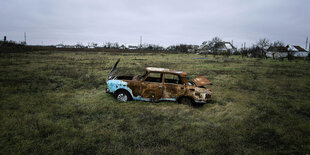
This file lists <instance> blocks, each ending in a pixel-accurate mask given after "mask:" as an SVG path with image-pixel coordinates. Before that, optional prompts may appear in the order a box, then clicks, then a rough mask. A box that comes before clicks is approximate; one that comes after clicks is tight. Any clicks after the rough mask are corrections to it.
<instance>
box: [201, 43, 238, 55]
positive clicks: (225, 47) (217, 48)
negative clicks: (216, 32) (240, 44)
mask: <svg viewBox="0 0 310 155" xmlns="http://www.w3.org/2000/svg"><path fill="white" fill-rule="evenodd" d="M198 50H199V51H200V53H212V52H219V53H221V52H222V53H226V52H230V53H232V54H233V53H235V52H237V48H236V47H235V46H234V45H233V44H231V43H230V42H218V43H216V44H215V45H214V47H209V46H208V44H207V42H203V43H202V45H200V46H199V48H198Z"/></svg>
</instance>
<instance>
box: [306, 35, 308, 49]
mask: <svg viewBox="0 0 310 155" xmlns="http://www.w3.org/2000/svg"><path fill="white" fill-rule="evenodd" d="M307 46H308V36H307V39H306V50H307Z"/></svg>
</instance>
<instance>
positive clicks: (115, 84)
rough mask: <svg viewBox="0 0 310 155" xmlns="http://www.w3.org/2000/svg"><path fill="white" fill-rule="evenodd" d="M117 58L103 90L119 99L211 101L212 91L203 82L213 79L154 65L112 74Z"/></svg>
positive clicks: (187, 102)
mask: <svg viewBox="0 0 310 155" xmlns="http://www.w3.org/2000/svg"><path fill="white" fill-rule="evenodd" d="M118 62H119V60H118V61H117V63H116V64H115V65H114V67H113V68H112V69H111V71H110V73H109V74H108V80H107V90H106V92H107V93H111V94H114V96H115V98H116V99H117V100H118V101H120V102H126V101H129V100H142V101H155V102H158V101H177V102H179V103H182V104H195V103H206V102H208V101H211V94H212V92H211V90H210V89H207V88H206V87H205V86H206V85H210V84H212V83H211V82H210V81H209V80H207V79H206V78H205V77H203V76H198V77H196V78H194V79H192V80H189V81H188V80H187V79H186V72H182V71H176V70H172V69H165V68H156V67H147V68H146V72H145V73H144V74H143V75H137V76H113V75H112V73H113V71H114V70H115V68H116V66H117V64H118Z"/></svg>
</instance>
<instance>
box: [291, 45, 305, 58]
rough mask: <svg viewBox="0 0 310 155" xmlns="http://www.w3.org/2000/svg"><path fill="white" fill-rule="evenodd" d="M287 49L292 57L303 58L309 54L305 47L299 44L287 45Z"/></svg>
mask: <svg viewBox="0 0 310 155" xmlns="http://www.w3.org/2000/svg"><path fill="white" fill-rule="evenodd" d="M288 50H289V51H292V55H293V56H294V57H300V58H304V57H307V56H308V54H309V52H307V51H306V50H305V49H303V48H302V47H300V46H294V45H289V46H288Z"/></svg>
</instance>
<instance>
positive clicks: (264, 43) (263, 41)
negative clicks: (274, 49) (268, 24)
mask: <svg viewBox="0 0 310 155" xmlns="http://www.w3.org/2000/svg"><path fill="white" fill-rule="evenodd" d="M256 45H257V46H258V47H259V48H261V49H266V48H267V47H268V46H270V41H269V40H268V39H267V38H263V39H259V40H258V42H257V43H256Z"/></svg>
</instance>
